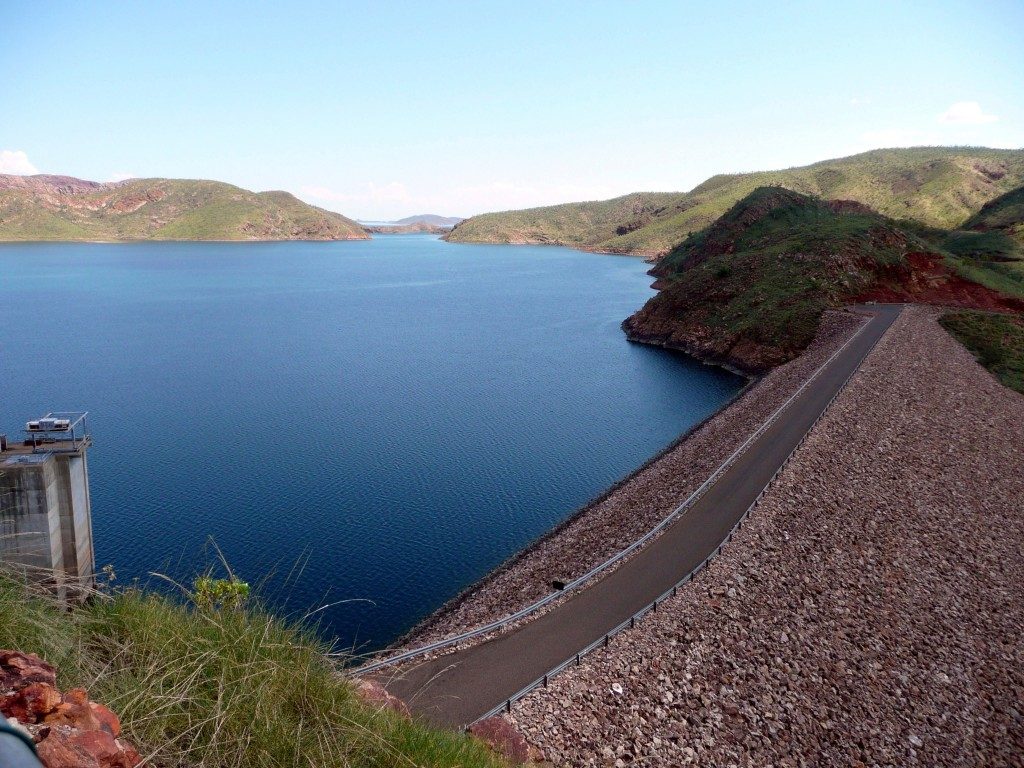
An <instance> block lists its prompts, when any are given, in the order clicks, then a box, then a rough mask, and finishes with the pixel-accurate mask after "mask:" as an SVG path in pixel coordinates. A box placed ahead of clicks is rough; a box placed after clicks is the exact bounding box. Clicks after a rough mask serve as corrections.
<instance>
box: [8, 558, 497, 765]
mask: <svg viewBox="0 0 1024 768" xmlns="http://www.w3.org/2000/svg"><path fill="white" fill-rule="evenodd" d="M0 646H2V647H10V648H15V649H18V650H22V651H27V652H34V653H38V654H39V655H40V656H43V657H44V658H46V659H47V660H49V661H51V663H54V665H55V666H57V668H58V675H59V677H58V684H60V685H61V687H62V688H67V687H70V686H71V685H85V686H87V687H88V688H89V691H90V695H91V697H92V698H93V699H95V700H97V701H102V702H103V703H105V704H106V705H107V706H109V707H110V708H111V709H113V710H114V711H115V712H117V713H118V714H119V715H120V717H121V721H122V725H123V728H124V732H125V735H126V737H127V738H128V739H129V740H131V741H132V742H133V743H134V744H135V745H136V746H137V748H138V749H139V751H140V753H142V754H143V755H145V756H146V757H147V758H148V760H149V764H152V765H159V766H193V767H201V766H210V767H211V768H212V767H213V766H217V767H218V768H223V767H228V766H253V767H257V766H258V767H259V768H263V767H266V768H284V766H288V767H289V768H293V767H294V766H310V767H312V766H322V767H330V766H339V767H340V766H353V767H356V766H359V767H362V766H367V767H369V766H379V767H380V768H384V767H385V766H387V767H388V768H390V767H391V766H463V767H467V768H468V767H470V766H500V765H504V763H502V762H501V761H499V760H498V759H497V758H495V757H494V756H493V755H492V754H491V753H490V751H489V750H488V749H487V748H486V747H485V746H483V745H482V744H481V743H479V742H476V741H474V740H472V739H470V738H468V737H466V736H463V735H461V734H456V733H450V732H442V731H435V730H431V729H429V728H427V727H425V726H423V725H420V724H418V723H413V722H409V721H408V720H405V719H403V718H402V717H400V716H399V715H397V714H395V713H392V712H390V711H377V710H376V709H373V708H370V707H367V706H365V705H364V704H363V703H362V702H361V701H360V700H359V699H358V697H357V696H356V695H355V694H354V692H353V689H352V686H351V683H350V681H349V680H347V679H346V678H345V677H343V676H342V675H341V674H339V672H338V667H337V666H336V661H337V659H335V658H332V657H331V655H330V652H331V649H330V647H329V646H328V644H327V643H325V642H324V641H323V640H321V639H320V638H319V637H318V636H316V635H315V634H314V633H313V632H312V631H310V630H308V629H305V628H303V627H301V626H294V625H289V624H287V623H285V622H283V621H282V620H280V619H278V618H276V617H275V616H273V615H271V614H269V613H267V612H266V611H264V610H263V609H262V608H260V607H259V606H258V605H256V604H243V605H239V606H237V607H233V606H227V607H218V606H210V605H204V606H202V607H200V606H199V605H196V604H194V603H193V604H187V603H186V602H184V601H178V600H175V599H173V598H171V597H168V596H165V595H162V594H158V593H155V592H147V591H144V590H140V589H135V588H132V589H127V590H121V591H119V592H117V593H115V594H112V595H97V596H95V597H94V598H93V599H91V600H90V601H89V602H88V603H86V604H84V605H80V606H77V607H73V608H71V609H70V610H67V611H65V610H64V609H62V608H61V606H60V605H59V604H58V603H57V602H56V601H55V600H53V599H52V598H50V597H49V596H47V595H46V594H45V593H42V592H39V591H36V590H34V589H33V588H32V587H30V586H27V585H26V583H25V582H24V581H23V580H21V579H19V578H18V577H17V576H14V575H11V574H3V573H0Z"/></svg>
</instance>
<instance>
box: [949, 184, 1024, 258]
mask: <svg viewBox="0 0 1024 768" xmlns="http://www.w3.org/2000/svg"><path fill="white" fill-rule="evenodd" d="M963 229H967V230H972V231H975V232H978V233H980V234H982V235H988V236H992V235H1002V236H1005V237H1007V238H1008V239H1010V240H1012V241H1013V242H1014V244H1015V245H1016V246H1017V247H1018V248H1019V249H1020V250H1022V251H1024V187H1017V188H1016V189H1013V190H1011V191H1009V192H1007V193H1006V194H1005V195H1000V196H999V197H997V198H996V199H995V200H990V201H989V202H987V203H985V205H984V206H983V207H982V209H981V210H980V211H978V212H977V213H976V214H975V215H973V216H971V218H969V219H968V220H967V221H966V222H964V224H963Z"/></svg>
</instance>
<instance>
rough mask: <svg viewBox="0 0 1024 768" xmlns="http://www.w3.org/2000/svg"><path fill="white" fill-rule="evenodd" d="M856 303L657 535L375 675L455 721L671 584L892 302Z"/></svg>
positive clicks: (871, 339) (752, 487) (790, 439)
mask: <svg viewBox="0 0 1024 768" xmlns="http://www.w3.org/2000/svg"><path fill="white" fill-rule="evenodd" d="M858 309H860V310H862V311H865V312H870V313H872V314H873V315H874V316H873V318H872V319H871V321H870V322H869V323H868V325H867V326H866V327H865V328H864V330H863V331H862V332H861V333H860V335H859V336H857V337H856V338H855V339H854V340H853V341H852V342H851V343H850V344H849V345H848V346H847V347H846V348H845V349H844V350H843V352H842V353H841V354H840V355H839V356H838V357H836V358H835V360H833V361H832V363H831V364H830V365H829V366H828V367H827V368H826V369H825V370H824V371H822V372H821V373H820V374H819V375H818V377H817V378H816V379H815V380H814V381H813V382H812V383H811V384H810V385H809V386H808V387H807V388H806V389H805V390H804V391H803V392H802V393H801V394H800V396H799V397H798V398H797V399H796V400H794V401H793V402H792V403H791V404H790V406H789V408H787V409H786V411H785V412H784V413H783V414H782V415H781V416H780V417H779V419H778V421H776V422H775V424H773V425H772V426H771V427H770V428H768V429H767V430H766V431H765V432H764V433H763V434H762V435H761V436H760V437H759V438H758V439H757V440H756V441H755V442H754V443H753V444H751V446H750V447H749V448H748V449H747V451H746V452H745V453H744V454H743V455H742V456H740V457H739V458H738V459H737V460H736V462H735V463H734V464H733V465H732V466H731V467H730V468H729V469H728V470H727V471H726V472H725V473H724V474H723V475H722V476H721V477H720V478H719V479H718V481H717V482H716V483H715V484H714V485H712V486H711V487H710V488H709V489H708V490H707V492H705V494H704V495H703V496H702V497H701V498H700V499H698V500H697V501H696V502H695V503H694V504H693V506H692V507H690V509H689V510H688V511H687V512H686V513H685V514H683V515H682V516H681V517H680V518H679V520H677V521H676V522H675V523H673V524H672V525H671V526H669V527H668V528H667V529H666V530H665V532H664V533H663V534H662V535H661V536H660V537H658V538H657V539H655V540H654V541H653V542H652V543H651V544H649V545H648V546H647V547H645V548H644V549H642V550H640V552H639V553H638V554H636V555H634V556H633V558H632V559H631V560H629V561H627V562H626V563H625V564H623V565H621V566H619V567H618V568H617V569H615V570H614V571H612V572H611V573H610V574H608V575H607V576H605V577H603V578H600V579H599V580H598V581H596V582H595V583H593V584H591V585H590V586H589V587H586V588H583V589H581V590H580V591H579V592H578V593H577V594H576V595H574V596H573V597H571V598H569V599H568V600H566V601H565V602H564V603H562V604H561V605H559V606H558V607H556V608H554V609H552V610H551V611H550V612H548V613H547V614H545V615H544V616H541V617H540V618H538V619H535V620H534V621H531V622H529V623H527V624H524V625H523V626H521V627H519V628H518V629H515V630H513V631H510V632H508V633H506V634H503V635H500V636H498V637H496V638H494V639H493V640H489V641H488V642H485V643H481V644H479V645H476V646H474V647H472V648H468V649H466V650H464V651H459V652H457V653H454V654H449V655H447V656H443V657H441V658H438V659H433V660H431V661H426V662H422V663H420V664H418V665H417V664H415V663H414V662H410V663H408V664H407V665H405V666H406V667H407V668H406V669H403V670H402V671H401V673H397V672H396V673H393V674H395V675H398V674H401V677H394V678H393V679H391V680H390V681H389V680H387V679H386V678H385V675H386V673H385V674H382V675H381V678H382V682H384V683H385V685H386V687H387V689H388V690H389V691H391V692H392V693H393V694H395V695H396V696H398V697H400V698H402V699H404V700H405V701H406V702H408V704H409V706H410V708H411V709H412V710H413V712H414V713H415V714H417V715H419V716H420V717H422V718H424V719H425V720H427V721H429V722H432V723H434V724H435V725H441V726H449V727H461V726H464V725H466V724H468V723H471V722H473V721H474V720H476V719H477V718H478V717H480V716H481V715H482V714H484V713H485V712H487V711H488V710H490V709H491V708H492V707H495V706H497V705H499V704H500V703H501V702H503V701H504V700H505V699H507V698H508V697H509V696H511V695H513V694H515V693H516V692H518V691H519V690H521V689H522V688H523V687H524V686H526V685H529V684H530V683H531V682H533V681H534V680H536V679H537V678H539V677H540V676H541V675H543V674H545V673H546V672H547V671H548V670H550V669H552V668H553V667H555V666H557V665H558V664H560V663H561V662H563V661H565V660H566V659H568V658H571V657H572V656H574V655H575V654H576V653H577V652H578V651H579V650H580V649H582V648H585V647H586V646H587V645H589V644H590V643H591V642H593V641H594V640H596V639H598V638H600V637H603V636H604V635H605V634H606V633H607V632H609V631H610V630H612V629H614V628H615V627H617V626H618V625H619V624H621V623H622V622H623V621H626V620H628V619H629V617H630V616H632V615H633V614H634V613H636V612H637V611H638V610H640V609H641V608H643V607H644V606H645V605H650V603H652V602H653V601H654V600H656V599H657V598H658V597H659V596H660V595H662V594H663V593H665V592H666V591H667V590H669V589H671V588H672V585H673V584H675V583H677V582H678V581H679V580H680V579H681V578H683V577H684V576H685V575H686V574H687V573H688V572H689V571H691V570H692V569H693V568H694V567H696V566H697V565H699V564H700V563H701V562H702V561H703V560H704V559H705V558H706V557H707V556H708V555H709V554H710V553H711V552H712V551H714V549H715V547H717V546H718V545H719V544H720V543H721V542H722V541H723V540H724V539H725V537H726V536H727V535H728V533H729V531H730V530H732V528H733V526H734V525H735V523H736V521H737V520H739V519H740V517H742V516H743V513H744V512H745V511H746V510H747V508H748V507H749V506H750V505H751V504H752V503H753V502H754V500H755V499H756V498H757V496H758V495H759V494H760V493H761V491H762V490H763V489H764V488H765V486H766V485H767V484H768V482H769V481H770V480H771V478H772V476H773V475H774V474H775V471H776V470H777V469H778V468H779V467H780V466H781V465H782V463H783V462H784V461H785V460H786V458H787V457H788V456H789V454H790V453H791V452H792V450H793V448H794V447H796V445H797V444H798V443H799V442H800V440H801V438H803V436H804V434H806V432H807V431H808V430H809V429H810V427H811V426H812V425H813V423H814V421H815V420H816V419H817V418H818V416H819V415H820V414H821V413H822V412H823V411H824V409H825V407H826V406H827V405H828V403H829V401H830V400H831V399H832V397H833V396H834V395H835V394H836V392H837V391H838V390H839V388H840V387H842V385H843V383H844V382H845V381H846V380H847V378H848V377H849V376H850V374H851V373H852V372H853V371H855V370H856V369H857V368H858V367H859V366H860V364H861V361H862V360H863V359H864V357H865V356H866V355H867V353H868V352H869V351H870V349H871V347H872V346H873V345H874V344H875V342H876V341H877V340H878V339H879V338H880V337H881V336H882V334H883V333H884V332H885V331H886V329H887V328H888V327H889V326H890V325H891V324H892V323H893V321H894V320H895V319H896V317H897V316H898V315H899V313H900V310H901V307H899V306H887V305H872V306H866V307H858Z"/></svg>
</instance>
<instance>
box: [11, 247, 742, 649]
mask: <svg viewBox="0 0 1024 768" xmlns="http://www.w3.org/2000/svg"><path fill="white" fill-rule="evenodd" d="M646 268H647V265H645V264H644V263H643V262H641V261H639V260H637V259H632V258H627V257H615V256H604V255H595V254H588V253H581V252H577V251H572V250H568V249H563V248H552V247H522V246H472V245H449V244H447V243H444V242H441V241H439V240H437V239H435V238H433V237H429V236H419V235H411V236H385V237H379V238H377V239H375V240H373V241H371V242H352V243H246V244H226V243H213V244H195V243H143V244H118V245H102V244H26V245H10V244H9V245H0V301H2V304H3V321H2V323H0V430H6V431H7V432H8V433H10V434H12V435H14V434H17V433H18V431H19V430H20V429H21V428H22V425H23V423H24V422H25V421H26V420H27V419H29V418H35V417H38V416H40V415H42V414H43V413H45V412H46V411H49V410H76V409H81V410H86V409H87V410H88V411H89V412H90V417H89V419H90V426H91V429H92V433H93V437H94V439H95V447H94V448H93V449H92V450H91V452H90V456H89V464H90V473H91V484H92V485H91V487H92V503H93V527H94V536H95V541H96V557H97V565H98V566H102V565H104V564H106V563H111V564H113V565H114V566H115V569H116V571H117V574H118V582H119V583H122V584H123V583H125V582H128V581H130V580H131V579H132V578H136V577H138V578H142V579H146V578H148V576H147V574H149V573H150V572H151V571H160V572H163V573H169V574H170V575H172V576H175V577H177V578H180V579H188V578H189V577H190V575H191V574H193V573H194V572H195V571H196V569H198V568H201V567H203V566H204V565H205V564H207V563H208V562H210V560H211V558H212V557H213V555H212V553H211V551H210V548H209V547H208V545H207V543H206V542H207V541H208V539H209V537H213V538H214V539H215V541H216V543H217V545H218V546H219V547H220V549H221V550H222V551H223V552H224V554H225V556H226V557H227V559H228V560H229V561H230V563H231V565H232V567H233V568H234V569H235V571H236V572H237V573H238V574H239V575H240V576H242V577H243V578H246V579H248V580H250V581H252V582H260V581H262V580H263V579H264V577H265V575H266V574H268V573H271V574H273V575H272V576H271V577H270V579H269V581H268V582H267V583H266V585H265V592H266V594H267V595H268V596H269V597H270V599H271V600H273V601H274V602H275V603H277V604H278V605H279V606H281V605H285V606H287V609H288V610H289V611H291V612H292V613H293V614H297V615H302V614H303V613H304V612H305V611H307V610H309V609H311V608H315V607H317V606H322V605H324V604H328V603H333V602H335V601H350V602H343V603H340V604H337V605H333V606H330V607H327V608H325V609H324V610H323V611H321V612H320V613H319V614H317V616H318V617H319V618H320V619H321V620H322V625H323V628H324V630H325V631H327V632H330V633H333V634H336V635H337V636H338V637H339V639H340V640H341V642H342V643H343V644H345V645H349V644H353V643H355V644H359V645H360V646H363V645H364V644H365V646H367V647H373V646H377V645H380V644H383V643H387V642H389V641H391V640H392V639H394V638H395V637H396V636H397V635H398V634H400V633H401V632H402V631H404V630H405V629H407V628H408V627H410V626H411V625H412V624H413V623H414V622H415V621H416V620H418V619H420V618H422V617H423V616H425V615H426V614H428V613H429V612H430V611H432V610H433V609H435V608H437V607H438V606H439V605H441V604H442V603H443V602H444V601H445V600H447V599H448V598H450V597H451V596H453V595H454V594H456V593H457V592H458V591H459V590H460V589H462V588H463V587H465V586H466V585H468V584H470V583H471V582H473V581H475V580H476V579H478V578H480V577H481V576H483V575H484V574H485V573H487V571H489V570H490V569H491V568H493V567H494V566H495V565H497V564H498V563H500V562H501V561H502V560H504V559H505V558H506V557H508V556H509V555H511V554H513V553H514V552H516V551H517V550H518V549H520V548H522V547H523V546H524V545H526V544H527V543H528V542H530V541H531V540H532V539H534V538H536V537H537V536H539V535H541V534H543V533H544V532H545V531H547V530H548V529H550V528H551V527H552V526H554V525H555V524H557V523H558V522H559V521H560V520H562V519H564V518H565V517H566V516H567V515H569V514H571V513H572V512H573V511H574V510H575V509H577V508H578V507H579V506H580V505H582V504H584V503H585V502H586V501H587V500H588V499H590V498H591V497H593V496H594V495H596V494H597V493H599V492H600V491H601V490H602V489H603V488H605V487H607V486H608V485H609V484H611V483H612V482H614V481H615V480H617V479H618V478H620V477H622V476H623V475H625V474H627V473H628V472H630V471H631V470H632V469H634V468H635V467H637V466H638V465H640V464H641V463H642V462H643V461H644V460H646V459H647V458H648V457H649V456H651V455H652V454H654V453H655V452H656V451H658V450H659V449H660V448H662V447H663V446H665V445H666V444H668V443H670V442H671V441H672V440H673V439H674V438H675V437H676V436H677V435H679V433H681V432H682V431H683V430H685V429H686V428H687V427H688V426H690V425H691V424H693V423H694V422H696V421H698V420H700V419H701V418H703V417H704V416H706V415H708V414H709V413H711V412H713V411H714V410H716V409H717V408H718V407H719V406H720V405H721V404H722V403H723V402H724V401H725V400H726V399H728V398H729V397H730V396H731V395H732V394H733V393H734V392H735V391H736V390H737V389H738V387H739V386H740V385H741V384H742V382H741V380H740V379H739V378H737V377H735V376H732V375H731V374H728V373H725V372H723V371H721V370H718V369H714V368H709V367H706V366H703V365H700V364H698V363H696V362H694V361H692V360H690V359H688V358H686V357H684V356H681V355H676V354H673V353H669V352H665V351H663V350H657V349H651V348H646V347H642V346H637V345H633V344H630V343H628V342H627V341H626V339H625V337H624V335H623V334H622V332H621V330H620V329H619V323H620V322H621V321H622V319H623V318H625V317H626V316H627V315H629V314H630V313H631V312H633V311H635V310H636V309H637V308H639V307H640V306H641V305H642V304H643V302H644V301H645V300H646V299H647V297H648V296H650V295H651V291H650V289H649V287H648V286H649V283H650V278H649V277H647V275H646V274H645V270H646Z"/></svg>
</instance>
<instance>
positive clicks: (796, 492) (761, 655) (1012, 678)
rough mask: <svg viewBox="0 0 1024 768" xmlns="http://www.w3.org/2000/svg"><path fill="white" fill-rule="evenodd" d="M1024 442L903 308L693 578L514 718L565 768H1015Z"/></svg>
mask: <svg viewBox="0 0 1024 768" xmlns="http://www.w3.org/2000/svg"><path fill="white" fill-rule="evenodd" d="M1022 440H1024V397H1021V396H1020V395H1019V394H1017V393H1015V392H1012V391H1010V390H1008V389H1006V388H1004V387H1002V386H1001V385H1000V384H999V383H998V382H997V381H996V380H995V379H994V378H993V377H992V376H990V375H989V374H988V373H987V372H986V371H984V370H983V369H982V368H981V367H980V366H978V365H977V364H976V363H975V362H974V360H973V358H972V357H971V356H970V354H969V353H968V352H967V351H966V350H965V349H964V348H963V347H961V346H960V345H959V344H957V343H956V342H955V341H953V340H952V339H951V338H950V337H949V336H948V335H947V334H946V333H945V331H943V330H942V329H941V328H940V327H939V325H938V324H937V322H936V315H935V312H934V311H933V310H928V309H922V308H910V309H908V310H906V311H905V312H904V313H903V316H902V317H901V318H900V319H899V320H898V321H897V324H896V325H895V326H894V327H893V328H892V329H891V330H890V332H889V334H888V335H887V336H886V338H885V339H883V341H882V342H881V343H880V344H879V346H878V348H877V349H876V350H875V352H874V353H873V354H872V355H871V357H870V358H869V359H868V360H867V361H866V362H865V364H864V365H863V366H862V368H861V370H860V372H859V373H858V374H857V375H856V376H855V377H854V379H853V381H852V382H851V384H850V386H849V387H848V388H847V390H846V391H845V392H844V393H843V394H842V395H841V396H840V398H839V399H838V400H837V401H836V403H835V404H834V405H833V406H832V408H831V409H830V411H829V412H828V414H827V415H826V417H825V418H824V419H823V420H822V421H821V422H820V423H819V425H818V426H817V427H816V428H815V429H814V430H813V431H812V433H811V434H810V436H809V437H808V440H807V442H806V443H805V444H804V446H803V447H802V448H801V449H800V450H799V451H798V452H797V453H796V455H795V456H794V457H793V460H792V461H791V463H790V464H789V465H788V467H787V468H786V470H785V471H784V472H783V473H782V474H781V475H780V476H779V478H778V479H777V481H776V482H775V484H774V485H773V486H772V488H771V489H770V490H769V491H768V493H767V494H766V495H765V496H764V497H763V498H762V500H761V501H760V502H759V503H758V505H757V506H756V507H755V509H754V511H753V514H752V515H751V518H750V520H749V522H748V524H747V525H746V526H744V528H743V530H742V531H741V532H740V534H739V536H738V537H737V538H736V539H734V542H733V543H732V544H731V545H730V546H729V547H727V548H726V550H725V551H724V552H723V554H722V556H720V557H719V558H717V559H716V560H715V561H713V563H712V565H711V566H710V568H709V569H708V570H707V571H706V573H705V574H704V575H702V576H701V577H700V578H699V579H698V580H697V581H696V582H695V583H694V584H693V585H691V587H690V588H688V589H686V590H683V591H682V592H681V593H680V595H679V597H678V598H675V599H673V600H671V601H669V602H667V603H666V604H664V605H663V606H662V607H659V610H658V612H657V613H655V614H649V615H648V616H647V617H646V618H645V619H644V620H643V621H642V622H641V623H640V624H639V625H638V627H637V629H636V630H634V631H632V632H626V633H624V634H622V635H620V636H619V637H618V638H616V639H615V640H613V642H612V644H611V647H610V648H608V649H602V650H599V651H597V652H595V653H594V654H593V655H591V656H589V657H587V659H586V660H585V661H584V664H583V666H581V667H579V668H575V669H570V670H569V671H567V672H566V673H564V674H563V675H562V676H560V677H559V678H557V679H555V680H553V681H552V683H551V686H550V687H549V688H548V689H546V690H545V689H540V690H538V691H535V692H534V693H532V694H530V695H529V696H528V697H527V698H525V699H524V700H523V701H522V702H521V703H520V704H518V705H517V706H516V707H515V708H514V709H513V715H512V718H513V720H514V721H515V722H516V723H517V724H518V725H519V727H520V728H521V729H522V730H523V732H524V733H525V734H526V735H527V738H528V739H529V740H530V741H531V742H532V743H534V744H535V745H537V746H539V747H540V748H541V749H543V750H544V752H545V753H546V756H547V757H548V759H549V760H551V761H553V762H554V763H556V764H558V765H627V764H631V763H633V764H640V765H689V764H701V765H757V766H760V765H794V766H795V765H855V766H856V765H927V766H946V765H948V766H972V765H976V766H982V765H984V766H1020V765H1024V757H1022V755H1024V720H1022V717H1024V714H1022V713H1024V641H1022V629H1021V628H1022V627H1024V590H1022V588H1021V584H1022V583H1024V558H1022V555H1021V552H1022V550H1024V509H1022V507H1024V472H1022V470H1021V467H1022V466H1024V448H1022ZM613 685H614V688H613ZM620 686H621V693H619V692H618V691H619V690H620Z"/></svg>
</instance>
